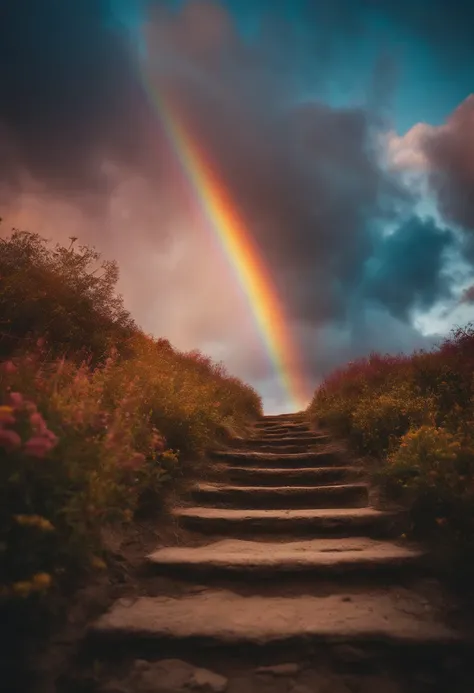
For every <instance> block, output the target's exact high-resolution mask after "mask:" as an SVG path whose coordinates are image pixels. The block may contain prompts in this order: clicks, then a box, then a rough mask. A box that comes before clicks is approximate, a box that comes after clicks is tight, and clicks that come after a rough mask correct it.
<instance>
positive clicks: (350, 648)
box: [333, 644, 368, 663]
mask: <svg viewBox="0 0 474 693" xmlns="http://www.w3.org/2000/svg"><path fill="white" fill-rule="evenodd" d="M333 652H334V654H335V656H336V657H337V659H340V660H341V661H342V662H347V663H355V662H362V661H364V660H366V659H367V658H368V653H367V652H366V651H365V650H363V649H362V648H361V647H354V645H348V644H343V645H336V647H334V648H333Z"/></svg>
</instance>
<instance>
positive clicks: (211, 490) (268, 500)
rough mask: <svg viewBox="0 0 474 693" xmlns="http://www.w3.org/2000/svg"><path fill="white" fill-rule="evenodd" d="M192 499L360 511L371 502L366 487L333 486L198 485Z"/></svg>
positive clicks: (242, 505) (216, 503) (252, 505)
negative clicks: (359, 509)
mask: <svg viewBox="0 0 474 693" xmlns="http://www.w3.org/2000/svg"><path fill="white" fill-rule="evenodd" d="M191 496H192V498H193V500H195V501H196V502H197V503H199V504H211V505H214V506H215V507H219V506H222V505H225V506H233V507H235V506H237V507H239V508H292V507H301V506H304V507H306V508H308V507H312V508H360V507H363V506H366V505H367V504H368V502H369V494H368V488H367V484H364V483H353V484H338V485H334V486H230V485H227V484H212V483H198V484H196V485H195V486H194V488H193V489H192V490H191Z"/></svg>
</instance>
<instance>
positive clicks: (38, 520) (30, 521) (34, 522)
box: [13, 515, 54, 532]
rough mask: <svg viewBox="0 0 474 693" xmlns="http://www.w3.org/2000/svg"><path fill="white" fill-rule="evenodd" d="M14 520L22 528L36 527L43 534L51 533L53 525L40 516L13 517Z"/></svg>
mask: <svg viewBox="0 0 474 693" xmlns="http://www.w3.org/2000/svg"><path fill="white" fill-rule="evenodd" d="M13 518H14V520H15V521H16V522H17V523H18V524H19V525H21V526H23V527H37V528H38V529H41V530H42V531H43V532H52V531H53V530H54V527H53V525H52V524H51V522H50V521H49V520H47V519H46V518H45V517H41V515H14V516H13Z"/></svg>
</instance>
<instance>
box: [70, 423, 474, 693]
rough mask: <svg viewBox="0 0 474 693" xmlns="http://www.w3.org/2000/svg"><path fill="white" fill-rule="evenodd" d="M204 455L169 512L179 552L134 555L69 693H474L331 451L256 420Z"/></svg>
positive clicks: (418, 584) (344, 464)
mask: <svg viewBox="0 0 474 693" xmlns="http://www.w3.org/2000/svg"><path fill="white" fill-rule="evenodd" d="M212 457H213V458H214V460H215V466H214V467H213V469H212V473H210V474H209V475H208V477H209V478H207V479H206V480H202V481H200V482H197V483H196V484H195V485H194V486H193V488H192V489H191V490H190V492H189V494H188V497H187V499H186V500H183V501H182V504H181V505H180V506H179V507H176V508H175V509H174V516H175V517H176V518H177V519H178V521H179V524H180V526H182V527H184V528H185V529H186V530H187V531H188V532H189V534H188V541H187V542H186V545H174V546H173V545H171V546H161V547H159V548H157V549H156V550H155V551H153V552H151V553H150V554H149V555H148V556H146V557H145V556H144V557H143V558H144V565H145V567H146V573H145V575H146V577H145V578H144V580H143V581H142V583H141V585H142V588H141V589H140V590H139V592H137V594H130V595H128V596H126V597H122V598H121V599H118V600H117V601H116V602H115V603H114V604H113V605H112V607H111V609H110V610H109V611H108V612H107V613H105V614H103V615H102V616H101V617H100V618H99V619H98V620H97V621H96V622H95V623H94V624H93V626H92V627H91V629H90V633H89V637H88V640H87V657H88V658H89V660H90V658H91V656H92V658H93V659H94V660H96V665H95V670H94V671H95V678H94V682H93V683H92V682H91V681H90V679H89V684H88V685H89V686H90V688H89V689H87V686H85V685H84V687H83V688H82V689H81V690H86V689H87V690H91V689H92V688H94V690H100V691H103V693H105V692H106V691H107V692H108V693H178V692H182V693H184V692H185V691H188V692H189V691H191V690H194V691H204V692H206V691H207V692H212V691H214V692H217V693H218V692H219V691H226V693H266V692H270V691H272V692H274V693H311V692H314V693H402V692H405V691H406V692H411V691H413V693H415V692H416V693H418V692H420V693H421V692H424V691H426V692H428V691H430V692H434V691H439V692H440V693H441V691H443V692H444V691H449V692H450V693H472V691H474V678H472V675H471V674H469V667H470V661H469V659H470V658H469V654H470V653H472V648H471V647H470V645H469V641H468V639H467V636H466V635H465V634H463V632H462V631H461V629H460V627H459V626H456V621H455V619H454V618H453V614H455V609H456V604H455V603H454V602H453V600H452V598H451V597H450V598H448V597H447V596H446V595H444V594H443V591H442V589H441V588H440V586H439V585H438V584H437V582H436V580H435V579H433V577H432V576H431V575H430V573H429V561H427V557H426V555H425V553H424V551H423V550H422V549H421V548H420V547H415V546H408V545H407V544H406V543H404V542H401V541H400V540H398V539H397V537H399V535H400V526H401V525H400V521H401V518H400V515H399V513H397V512H395V511H393V510H392V511H388V510H381V509H377V508H376V507H373V499H372V497H371V495H370V493H369V489H368V486H367V485H366V483H365V482H364V473H363V469H361V468H360V466H358V465H356V464H353V463H351V460H350V459H349V458H348V456H347V455H346V454H345V453H344V452H343V451H342V450H341V448H340V447H338V446H336V445H335V444H334V443H332V442H331V441H330V439H328V437H327V436H326V435H323V434H321V433H317V432H314V431H311V430H310V429H309V427H308V426H307V425H306V424H305V423H303V421H302V420H301V419H300V418H299V417H298V416H296V415H294V416H281V417H265V418H264V419H262V421H260V422H259V423H258V424H257V425H256V428H255V434H254V436H253V437H252V438H250V439H249V440H245V441H238V445H237V443H236V447H235V449H227V450H222V451H216V452H214V453H213V455H212ZM144 585H145V587H143V586H144ZM147 586H148V587H147ZM69 690H72V688H70V689H69Z"/></svg>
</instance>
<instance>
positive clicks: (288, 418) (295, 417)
mask: <svg viewBox="0 0 474 693" xmlns="http://www.w3.org/2000/svg"><path fill="white" fill-rule="evenodd" d="M304 420H305V418H304V414H303V412H299V413H297V414H295V413H293V414H270V415H267V416H262V417H261V418H260V419H259V421H260V422H263V423H275V422H276V423H281V422H292V423H293V422H297V423H299V422H300V421H304Z"/></svg>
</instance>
